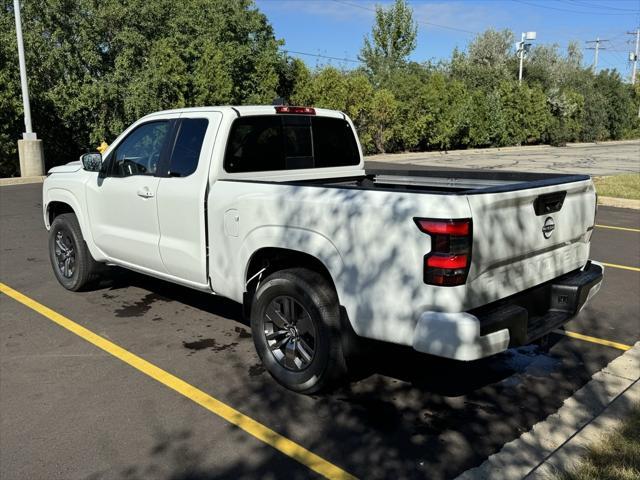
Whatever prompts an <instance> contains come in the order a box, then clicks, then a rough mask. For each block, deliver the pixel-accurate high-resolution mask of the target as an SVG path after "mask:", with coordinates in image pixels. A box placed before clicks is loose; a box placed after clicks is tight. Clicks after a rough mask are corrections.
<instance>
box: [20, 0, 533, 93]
mask: <svg viewBox="0 0 640 480" xmlns="http://www.w3.org/2000/svg"><path fill="white" fill-rule="evenodd" d="M16 1H17V0H16ZM518 52H519V53H520V70H519V71H518V83H519V84H520V85H522V63H523V62H524V32H523V33H522V36H521V37H520V48H519V49H518Z"/></svg>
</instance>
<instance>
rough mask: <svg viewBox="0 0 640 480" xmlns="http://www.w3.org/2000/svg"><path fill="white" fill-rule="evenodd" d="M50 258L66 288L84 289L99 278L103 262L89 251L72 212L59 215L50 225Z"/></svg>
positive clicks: (73, 289)
mask: <svg viewBox="0 0 640 480" xmlns="http://www.w3.org/2000/svg"><path fill="white" fill-rule="evenodd" d="M49 259H50V260H51V266H52V267H53V273H54V274H55V276H56V278H57V279H58V282H60V284H61V285H62V286H63V287H64V288H66V289H67V290H72V291H78V290H82V289H84V288H86V287H87V286H89V285H90V284H91V283H92V282H93V281H95V280H96V279H97V277H98V269H99V267H100V264H99V263H98V262H96V261H95V260H94V259H93V257H92V256H91V253H89V249H88V248H87V245H86V243H85V241H84V237H83V236H82V231H81V230H80V224H79V223H78V219H77V218H76V216H75V214H73V213H63V214H62V215H58V216H57V217H56V218H55V220H54V221H53V223H52V224H51V230H50V232H49Z"/></svg>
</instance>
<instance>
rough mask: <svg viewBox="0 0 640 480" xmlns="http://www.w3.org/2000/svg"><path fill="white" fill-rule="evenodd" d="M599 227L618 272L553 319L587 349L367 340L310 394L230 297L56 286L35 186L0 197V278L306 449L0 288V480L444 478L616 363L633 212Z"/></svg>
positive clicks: (637, 224)
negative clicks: (268, 361) (360, 355)
mask: <svg viewBox="0 0 640 480" xmlns="http://www.w3.org/2000/svg"><path fill="white" fill-rule="evenodd" d="M598 225H601V226H600V227H597V228H596V230H595V232H594V236H593V240H592V254H591V257H592V258H593V259H595V260H598V261H601V262H606V263H607V264H609V265H616V266H609V267H608V268H607V269H606V272H605V283H604V286H603V288H602V290H601V292H600V294H599V295H598V297H596V299H595V301H594V302H593V303H592V304H591V305H590V306H588V307H587V308H586V309H585V310H583V311H582V312H581V314H580V315H579V316H578V317H577V318H576V319H574V320H572V321H571V322H570V323H569V324H567V326H566V330H568V331H572V332H578V333H581V334H584V335H588V336H589V337H592V340H591V341H586V340H580V339H576V338H571V337H568V336H566V335H561V334H557V335H553V338H552V339H551V340H552V341H551V346H550V348H549V349H546V348H541V347H538V346H530V347H525V348H519V349H515V350H510V351H508V352H505V353H504V354H501V355H498V356H496V357H493V358H490V359H486V360H483V361H478V362H472V363H468V364H457V363H453V362H446V361H442V360H437V359H434V358H431V357H428V356H426V355H419V354H416V353H414V352H412V351H411V350H407V349H403V348H396V347H391V346H384V345H371V351H370V352H369V356H368V357H367V361H366V362H363V365H361V366H360V368H359V369H358V371H357V374H356V376H355V377H354V379H353V382H352V383H351V384H350V385H349V386H347V387H345V388H343V389H341V390H339V391H336V392H334V393H331V394H327V395H319V396H312V397H308V396H302V395H297V394H294V393H291V392H289V391H286V390H284V389H283V388H281V387H279V386H278V385H277V384H276V383H275V382H274V381H273V380H271V378H270V377H269V376H268V374H266V373H265V372H264V370H263V369H262V367H261V366H260V364H259V362H258V358H257V355H256V354H255V352H254V348H253V343H252V341H251V338H250V336H249V328H248V326H247V323H246V322H245V321H244V320H243V319H242V315H241V309H240V306H239V305H237V304H235V303H233V302H231V301H227V300H224V299H221V298H216V297H212V296H209V295H206V294H202V293H198V292H195V291H190V290H188V289H185V288H182V287H179V286H175V285H172V284H168V283H165V282H162V281H158V280H154V279H151V278H147V277H143V276H140V275H137V274H133V273H129V272H126V271H123V270H114V271H113V272H111V273H110V275H109V277H108V278H107V279H106V280H105V281H104V282H103V283H102V284H101V285H100V287H99V288H98V289H96V290H94V291H90V292H83V293H71V292H67V291H66V290H64V289H63V288H62V287H61V286H60V285H59V284H58V283H57V281H56V280H55V278H54V276H53V273H52V272H51V267H50V264H49V260H48V255H47V232H46V231H45V229H44V226H43V223H42V217H41V185H39V184H36V185H21V186H10V187H2V188H0V282H2V283H3V284H6V285H7V286H9V287H11V288H12V289H15V290H16V291H18V292H20V293H22V294H24V295H26V296H28V297H29V298H31V299H33V300H35V301H36V302H38V304H40V305H42V306H45V307H48V308H49V309H51V310H52V311H54V312H57V313H58V314H61V315H63V316H64V317H66V318H68V319H70V320H72V321H73V322H75V323H76V324H79V325H80V326H82V327H85V328H86V329H88V330H90V331H91V332H94V333H95V334H98V335H100V336H101V337H102V338H104V339H106V340H107V341H109V342H112V344H115V345H116V346H119V347H121V348H123V349H126V351H128V352H131V353H132V354H135V355H136V356H137V357H140V358H142V359H144V360H146V361H148V362H150V363H151V364H153V366H155V367H159V369H162V371H164V372H168V373H170V374H172V375H173V376H175V378H177V379H179V380H180V381H183V382H186V384H188V385H190V386H192V387H195V388H197V389H198V391H201V392H204V393H205V394H206V395H209V396H211V397H213V398H215V399H217V400H218V401H220V402H223V403H224V404H225V405H227V406H231V407H233V408H235V409H237V410H238V411H240V412H242V414H244V415H245V416H246V418H250V419H253V420H255V421H256V422H258V425H262V426H266V427H268V428H270V429H273V430H274V431H275V432H277V433H278V434H280V435H282V436H283V437H286V439H289V440H291V441H293V442H295V444H297V445H299V446H301V447H304V449H306V450H304V452H309V454H307V453H304V452H302V453H300V452H298V453H296V451H295V448H294V447H293V446H292V445H293V444H292V445H288V444H287V445H284V448H281V449H280V450H283V449H284V450H285V451H288V452H289V454H286V453H282V451H280V450H277V449H276V448H273V445H274V444H276V443H277V442H280V440H279V438H282V437H269V438H267V441H266V442H265V441H260V440H258V439H257V438H256V437H255V436H253V435H251V434H249V433H247V431H245V430H242V429H239V428H237V427H235V426H233V425H232V424H231V423H229V422H227V421H225V420H223V419H222V418H220V416H218V415H216V414H214V413H212V412H211V411H210V410H207V409H205V408H202V406H200V405H198V404H196V403H195V402H194V401H193V400H192V399H190V398H187V397H186V396H185V395H184V394H180V393H178V392H176V391H175V390H172V389H171V388H169V387H168V386H167V384H166V383H162V382H161V381H158V379H154V378H152V377H150V376H149V374H146V373H144V372H143V371H140V370H139V369H135V368H132V367H131V366H130V365H128V364H126V363H124V362H123V361H122V359H120V358H117V356H114V355H113V354H110V353H108V352H106V351H104V350H101V349H99V348H96V347H95V346H94V345H92V344H90V343H88V342H87V341H86V340H85V339H83V338H81V336H79V335H78V334H74V333H73V332H71V331H69V330H68V329H65V328H62V327H61V326H60V325H59V324H57V323H55V322H54V321H52V320H51V319H50V318H47V317H46V316H43V315H41V314H40V313H37V311H35V310H34V309H33V308H29V307H28V306H25V305H23V304H21V303H19V302H17V301H15V300H14V299H12V298H10V297H9V296H7V295H1V294H0V313H1V323H0V326H1V332H0V477H1V478H3V479H4V478H6V479H13V478H33V479H41V478H42V479H44V478H46V479H52V478H61V479H62V478H64V479H68V478H91V479H110V478H127V479H138V478H140V479H142V478H167V479H169V478H171V479H182V480H186V479H190V480H192V479H204V478H281V477H284V476H285V475H286V476H287V477H288V478H313V477H315V476H317V474H316V473H314V472H313V471H312V470H311V469H310V468H309V465H310V464H314V462H317V457H312V456H310V452H313V454H314V455H317V456H319V457H320V459H321V460H320V463H322V462H325V463H324V465H332V466H334V467H336V468H337V469H341V470H343V471H344V472H348V473H350V474H352V475H354V476H356V477H360V478H371V479H375V478H432V479H440V478H454V477H455V476H457V475H458V474H460V473H462V472H464V471H465V470H467V469H468V468H471V467H473V466H476V465H478V464H480V463H481V462H482V461H483V460H484V459H485V458H486V457H487V456H488V455H490V454H492V453H494V452H496V451H498V450H499V449H500V448H501V446H502V445H503V444H504V443H505V442H508V441H510V440H512V439H514V438H516V437H518V436H519V435H520V434H521V433H522V432H524V431H527V430H528V429H530V428H531V427H532V426H533V425H534V424H536V423H537V422H539V421H541V420H543V419H544V418H546V417H547V416H548V415H549V414H551V413H553V412H555V411H556V410H557V409H558V407H559V406H560V405H561V404H562V402H563V401H564V399H566V398H567V397H569V396H570V395H571V394H572V393H573V392H574V391H576V390H577V389H578V388H580V387H581V386H582V385H584V384H585V383H586V382H587V381H588V380H589V379H590V377H591V375H592V374H593V373H594V372H596V371H598V370H600V369H601V368H602V367H603V366H605V365H606V364H607V363H608V362H609V361H611V360H612V359H613V358H615V357H617V356H618V355H620V354H621V353H623V350H622V349H621V348H620V346H618V347H615V346H608V345H604V344H601V343H598V340H605V341H612V342H617V343H619V344H622V345H632V344H633V343H634V342H636V341H638V340H640V295H638V292H640V271H639V270H638V267H640V213H639V212H638V211H633V210H624V209H615V208H607V207H601V208H600V209H599V212H598ZM608 227H617V228H608ZM619 267H631V268H630V269H629V268H627V269H625V268H619ZM172 381H173V380H172ZM238 418H240V417H238ZM243 418H244V417H243ZM279 445H280V446H281V447H282V445H283V444H279ZM289 447H291V448H289ZM292 457H295V458H298V459H300V458H302V459H303V461H302V462H301V461H298V460H295V459H294V458H292ZM305 462H306V464H305ZM335 471H337V470H335Z"/></svg>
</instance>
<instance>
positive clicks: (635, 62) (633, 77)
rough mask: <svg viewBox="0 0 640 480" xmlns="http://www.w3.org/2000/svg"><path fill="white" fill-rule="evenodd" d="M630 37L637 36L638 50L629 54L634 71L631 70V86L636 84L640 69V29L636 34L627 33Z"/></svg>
mask: <svg viewBox="0 0 640 480" xmlns="http://www.w3.org/2000/svg"><path fill="white" fill-rule="evenodd" d="M627 34H628V35H635V36H636V49H635V52H633V53H631V54H629V60H631V61H632V62H633V69H632V70H631V85H635V84H636V72H637V69H638V54H639V53H640V52H639V51H638V49H639V48H640V28H638V29H637V30H636V31H635V32H627Z"/></svg>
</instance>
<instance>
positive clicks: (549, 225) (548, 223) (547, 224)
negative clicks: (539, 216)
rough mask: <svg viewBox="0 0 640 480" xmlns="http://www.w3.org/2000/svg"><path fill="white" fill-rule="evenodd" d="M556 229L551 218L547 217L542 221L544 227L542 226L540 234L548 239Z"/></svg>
mask: <svg viewBox="0 0 640 480" xmlns="http://www.w3.org/2000/svg"><path fill="white" fill-rule="evenodd" d="M554 228H556V224H555V222H554V221H553V218H551V217H547V218H546V219H545V221H544V225H543V226H542V234H543V235H544V238H549V237H550V236H551V234H552V233H553V229H554Z"/></svg>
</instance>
